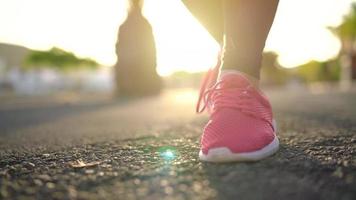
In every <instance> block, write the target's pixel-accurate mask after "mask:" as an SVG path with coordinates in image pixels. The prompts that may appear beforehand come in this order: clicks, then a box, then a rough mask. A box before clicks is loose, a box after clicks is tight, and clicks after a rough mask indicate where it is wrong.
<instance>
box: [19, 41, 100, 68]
mask: <svg viewBox="0 0 356 200" xmlns="http://www.w3.org/2000/svg"><path fill="white" fill-rule="evenodd" d="M23 66H24V68H25V69H35V68H46V67H49V68H54V69H58V70H65V71H66V70H72V69H78V68H88V69H96V68H98V66H99V64H98V63H97V62H96V61H95V60H92V59H89V58H78V57H77V56H76V55H74V54H73V53H71V52H68V51H65V50H62V49H60V48H56V47H53V48H51V49H50V50H48V51H37V50H31V51H30V52H29V53H28V55H27V56H26V57H25V60H24V65H23Z"/></svg>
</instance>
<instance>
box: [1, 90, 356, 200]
mask: <svg viewBox="0 0 356 200" xmlns="http://www.w3.org/2000/svg"><path fill="white" fill-rule="evenodd" d="M268 95H269V96H270V97H271V101H272V104H273V107H274V112H275V118H276V120H277V123H278V135H279V138H280V141H281V148H280V151H279V152H278V153H277V154H276V155H275V156H273V157H270V158H267V159H265V160H263V161H260V162H255V163H230V164H208V163H202V162H200V161H199V160H198V159H197V156H198V150H199V137H200V134H201V130H202V127H203V125H204V123H205V122H206V121H207V116H206V115H196V114H195V113H194V103H195V99H196V92H195V91H193V90H171V91H166V92H164V93H163V94H161V95H160V96H158V97H149V98H145V99H135V100H133V99H131V100H129V99H120V100H113V99H112V98H110V96H109V95H105V94H87V95H63V94H62V95H55V96H51V97H49V96H48V97H26V98H12V97H7V98H1V99H0V199H125V200H126V199H283V200H285V199H312V200H317V199H335V200H336V199H337V200H347V199H350V200H351V199H356V104H355V103H356V90H355V89H354V90H353V91H350V92H335V91H334V92H332V91H329V90H328V88H314V89H313V90H312V92H310V91H306V90H301V89H293V90H292V89H289V90H286V89H284V90H271V91H269V92H268Z"/></svg>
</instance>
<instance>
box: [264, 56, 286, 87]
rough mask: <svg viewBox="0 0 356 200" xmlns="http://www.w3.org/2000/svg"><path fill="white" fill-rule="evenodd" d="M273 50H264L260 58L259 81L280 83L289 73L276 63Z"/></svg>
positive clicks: (271, 83)
mask: <svg viewBox="0 0 356 200" xmlns="http://www.w3.org/2000/svg"><path fill="white" fill-rule="evenodd" d="M277 59H278V55H277V54H276V53H275V52H264V53H263V59H262V70H261V81H262V82H263V83H264V84H267V85H280V84H284V83H286V81H287V80H288V78H289V74H288V72H287V70H286V69H284V68H283V67H281V66H280V64H279V63H278V60H277Z"/></svg>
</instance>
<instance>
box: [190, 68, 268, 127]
mask: <svg viewBox="0 0 356 200" xmlns="http://www.w3.org/2000/svg"><path fill="white" fill-rule="evenodd" d="M219 68H220V63H219V62H218V64H217V65H216V66H215V67H214V68H212V69H209V71H208V72H207V74H206V75H205V77H204V78H203V81H202V85H201V88H200V93H199V99H198V102H197V105H196V112H197V113H202V112H204V111H205V110H207V111H208V112H209V113H214V112H216V111H217V110H218V109H220V108H223V107H225V108H226V107H228V108H235V109H238V110H240V111H241V112H243V113H245V114H248V115H250V116H253V117H255V118H258V119H261V120H264V121H266V122H268V123H270V122H269V120H268V119H265V118H264V117H261V115H259V114H258V113H257V112H256V107H257V105H251V104H253V102H254V100H253V99H254V98H256V97H255V95H253V93H255V90H256V89H255V88H254V86H253V85H251V84H250V85H248V86H243V87H230V88H229V87H221V86H222V85H223V84H224V83H225V82H228V81H229V80H228V79H222V80H219V81H217V76H218V72H219Z"/></svg>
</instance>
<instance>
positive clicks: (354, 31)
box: [330, 3, 356, 81]
mask: <svg viewBox="0 0 356 200" xmlns="http://www.w3.org/2000/svg"><path fill="white" fill-rule="evenodd" d="M330 30H331V31H332V32H333V33H334V34H335V35H336V36H338V37H339V38H340V41H341V44H342V48H341V51H340V58H341V59H340V61H341V64H342V72H341V79H342V80H346V81H347V80H351V79H356V3H353V4H352V6H351V9H350V12H349V13H348V14H347V15H346V16H344V19H343V22H342V23H341V24H340V25H339V26H337V27H330Z"/></svg>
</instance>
